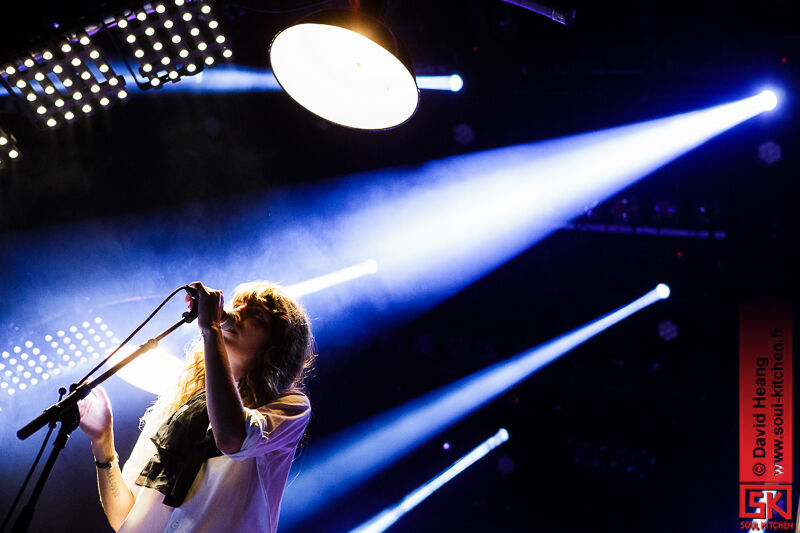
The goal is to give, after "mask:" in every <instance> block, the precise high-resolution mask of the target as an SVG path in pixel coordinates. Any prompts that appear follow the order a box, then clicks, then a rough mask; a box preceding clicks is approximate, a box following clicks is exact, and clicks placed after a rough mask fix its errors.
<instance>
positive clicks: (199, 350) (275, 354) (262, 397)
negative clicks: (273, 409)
mask: <svg viewBox="0 0 800 533" xmlns="http://www.w3.org/2000/svg"><path fill="white" fill-rule="evenodd" d="M232 304H233V306H234V307H238V306H241V305H246V306H247V307H248V309H250V308H252V307H254V306H257V307H260V308H261V309H263V310H265V311H266V312H268V313H269V314H270V317H271V320H269V324H270V332H269V333H270V334H269V339H270V342H269V344H268V345H267V346H266V347H265V348H264V352H263V353H262V354H261V355H260V357H257V358H256V359H255V364H253V366H252V367H251V368H250V369H249V370H248V372H247V374H245V375H244V376H243V377H242V378H241V380H240V381H239V394H240V395H241V397H242V403H243V404H244V406H245V407H250V408H256V407H260V406H262V405H265V404H268V403H269V402H271V401H272V400H274V399H275V398H277V397H278V395H280V394H281V393H282V392H284V391H286V390H289V389H299V390H303V391H305V389H306V380H307V378H308V376H309V374H310V372H311V370H312V369H313V366H314V360H315V358H316V354H315V353H314V337H313V335H312V333H311V322H310V320H309V318H308V314H307V313H306V311H305V309H304V308H303V306H302V305H301V304H300V303H299V302H297V301H296V300H295V299H294V298H292V297H291V296H289V295H288V294H287V293H286V292H284V291H283V290H282V289H281V288H280V287H279V286H277V285H275V284H272V283H269V282H267V281H251V282H248V283H242V284H241V285H239V286H238V287H236V290H235V293H234V295H233V302H232ZM203 357H204V356H203V341H202V338H200V337H198V338H197V339H195V341H194V342H193V344H192V347H191V348H190V349H189V351H188V353H187V356H186V366H185V367H184V368H183V370H182V371H181V373H180V376H179V378H178V381H177V386H176V388H175V389H174V390H172V391H169V392H167V393H164V394H162V395H161V396H160V397H159V398H158V400H156V402H155V404H154V405H153V406H151V407H150V408H149V409H148V410H147V411H146V412H145V414H144V416H142V419H141V425H142V426H144V424H145V423H146V422H148V421H150V420H152V419H162V420H163V419H164V418H166V417H167V416H169V415H171V414H172V413H174V412H175V411H176V410H177V409H178V407H180V406H181V405H183V404H184V403H185V402H186V401H187V400H189V399H190V398H192V397H193V396H195V395H197V394H198V393H200V392H201V391H203V390H204V389H205V386H206V370H205V361H204V358H203Z"/></svg>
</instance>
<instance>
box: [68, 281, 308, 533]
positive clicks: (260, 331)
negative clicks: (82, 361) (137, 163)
mask: <svg viewBox="0 0 800 533" xmlns="http://www.w3.org/2000/svg"><path fill="white" fill-rule="evenodd" d="M191 286H192V287H193V288H194V289H196V290H197V297H196V301H195V300H194V299H190V297H189V296H188V295H187V301H188V302H189V308H192V307H193V306H194V305H196V306H197V311H198V316H197V323H198V325H199V327H200V332H201V334H202V339H198V341H197V343H196V347H195V349H194V350H193V351H192V352H191V353H190V354H189V355H188V357H187V364H186V367H185V368H184V370H183V372H182V374H181V376H180V378H179V379H178V382H177V388H176V390H175V391H174V392H173V393H170V394H162V395H161V396H160V397H159V398H158V400H156V402H155V404H154V405H153V406H151V407H150V408H149V409H148V410H147V411H146V412H145V414H144V416H143V417H142V420H141V424H140V425H141V426H143V429H142V433H141V435H140V436H139V439H138V441H137V442H136V445H135V446H134V448H133V451H132V452H131V455H130V457H129V458H128V460H127V461H126V462H125V465H124V467H123V468H122V469H120V466H119V458H118V456H117V453H116V451H115V448H114V431H113V423H112V411H111V404H110V402H109V400H108V397H107V396H106V393H105V391H104V390H103V389H102V388H101V387H97V388H96V389H95V390H94V391H93V393H92V394H90V395H89V396H88V397H87V398H85V399H84V400H82V401H81V402H79V408H80V414H81V423H80V427H81V429H82V430H83V431H84V432H85V433H86V434H87V435H88V436H89V438H90V440H91V446H92V452H93V454H94V457H95V463H96V465H97V485H98V490H99V492H100V502H101V503H102V506H103V510H104V511H105V514H106V516H107V517H108V522H109V524H111V527H112V528H114V530H115V531H119V532H120V533H142V532H148V533H149V532H153V533H155V532H158V533H163V532H165V531H175V532H192V533H200V532H208V533H216V532H220V531H230V532H250V531H259V532H260V531H264V532H271V533H274V532H275V531H276V529H277V527H278V515H279V512H280V504H281V498H282V496H283V489H284V486H285V484H286V479H287V476H288V473H289V467H290V466H291V464H292V460H293V459H294V454H295V450H296V448H297V445H298V443H299V442H300V439H301V438H302V436H303V434H304V432H305V428H306V425H307V424H308V420H309V416H310V409H311V408H310V404H309V401H308V398H307V397H306V395H305V394H304V392H303V390H304V388H305V378H306V376H307V374H308V372H309V370H310V368H311V366H312V364H313V361H314V358H315V355H314V353H313V337H312V334H311V329H310V322H309V319H308V316H307V314H306V312H305V311H304V310H303V308H302V307H301V305H300V304H299V303H298V302H296V301H295V300H293V299H292V298H291V297H289V296H288V295H287V294H285V293H284V292H282V291H281V290H280V289H279V288H278V287H276V286H274V285H271V284H269V283H267V282H251V283H245V284H242V285H240V286H239V287H237V288H236V293H235V294H234V297H233V306H234V311H233V313H232V314H233V315H234V317H235V318H236V322H235V324H234V325H233V326H232V327H231V328H230V329H226V330H223V329H222V328H221V327H220V319H221V318H222V317H223V315H224V314H225V312H224V311H223V299H222V293H221V292H220V291H215V290H212V289H209V288H207V287H205V286H203V284H202V283H200V282H195V283H192V284H191ZM226 327H227V325H226Z"/></svg>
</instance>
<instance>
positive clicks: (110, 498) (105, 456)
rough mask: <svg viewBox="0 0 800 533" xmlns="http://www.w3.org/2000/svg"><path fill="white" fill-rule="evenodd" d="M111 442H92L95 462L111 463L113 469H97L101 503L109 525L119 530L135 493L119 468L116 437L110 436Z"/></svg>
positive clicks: (129, 509) (131, 505) (131, 504)
mask: <svg viewBox="0 0 800 533" xmlns="http://www.w3.org/2000/svg"><path fill="white" fill-rule="evenodd" d="M109 438H110V442H109V441H104V442H98V443H95V442H94V441H92V453H93V454H94V457H95V461H98V462H101V463H111V468H100V467H97V490H98V491H99V492H100V503H101V504H102V506H103V511H104V512H105V513H106V518H108V523H109V524H111V527H112V528H114V531H117V530H119V528H120V527H121V526H122V523H123V522H124V521H125V518H127V516H128V513H129V512H130V511H131V508H132V507H133V503H134V498H133V493H132V492H131V491H130V489H129V488H128V485H126V484H125V481H124V480H123V479H122V471H121V470H120V468H119V459H118V458H117V455H116V452H115V451H114V435H113V433H112V434H111V435H110V437H109Z"/></svg>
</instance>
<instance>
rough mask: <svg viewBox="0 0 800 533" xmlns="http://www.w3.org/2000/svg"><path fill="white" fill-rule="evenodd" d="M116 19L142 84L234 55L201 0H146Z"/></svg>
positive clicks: (175, 79) (162, 81)
mask: <svg viewBox="0 0 800 533" xmlns="http://www.w3.org/2000/svg"><path fill="white" fill-rule="evenodd" d="M114 24H115V25H116V27H117V28H118V29H119V33H120V36H121V38H122V41H123V42H124V43H125V45H126V46H127V47H128V49H129V51H130V55H132V56H133V57H134V58H136V61H137V63H138V65H139V67H138V71H139V75H140V76H141V77H142V78H143V79H144V81H143V82H140V81H139V80H137V84H138V85H139V87H140V88H141V89H148V88H159V87H163V86H164V84H165V83H170V82H172V83H175V82H178V81H180V79H181V78H182V77H183V76H193V75H194V74H198V73H199V72H201V71H202V70H203V69H205V68H212V67H215V66H217V65H219V64H220V63H225V62H227V61H228V60H229V59H230V58H231V56H232V55H233V53H232V52H231V51H230V49H229V48H228V47H227V46H226V45H225V43H226V39H225V36H224V35H223V34H222V33H221V32H220V29H219V22H217V20H216V19H215V18H214V16H213V13H212V10H211V5H210V3H209V2H207V1H205V0H200V1H196V0H195V1H185V0H173V1H171V2H159V3H154V4H149V3H148V4H146V5H145V6H144V7H142V8H140V9H136V10H134V11H126V12H125V13H124V14H123V15H122V16H120V17H119V18H118V19H117V20H116V22H115V23H114Z"/></svg>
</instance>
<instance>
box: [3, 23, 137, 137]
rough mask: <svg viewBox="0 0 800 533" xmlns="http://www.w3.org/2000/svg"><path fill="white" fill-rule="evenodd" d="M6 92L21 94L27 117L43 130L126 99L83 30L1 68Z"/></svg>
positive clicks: (122, 81)
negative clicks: (32, 119) (24, 102)
mask: <svg viewBox="0 0 800 533" xmlns="http://www.w3.org/2000/svg"><path fill="white" fill-rule="evenodd" d="M0 76H2V78H3V81H4V84H5V85H6V88H7V89H8V91H9V94H14V95H17V96H21V97H22V98H24V99H25V101H26V102H27V104H28V109H30V110H31V111H32V113H33V116H34V117H35V118H36V119H37V120H38V121H39V122H40V123H41V124H43V125H45V126H47V127H48V128H55V127H57V126H58V125H59V124H62V123H64V122H69V121H71V120H73V119H74V118H75V117H76V116H79V115H89V114H92V113H93V112H94V111H95V110H96V109H98V108H105V107H108V106H109V105H111V103H112V101H114V100H121V99H124V98H126V97H127V96H128V93H127V92H126V91H125V89H124V86H125V79H124V78H123V77H122V76H119V75H117V74H116V73H115V72H114V69H112V68H111V66H110V63H109V62H108V61H107V60H106V59H105V58H104V57H103V55H102V54H101V53H100V51H99V49H97V48H96V47H94V46H93V45H92V41H91V38H90V37H89V33H88V32H83V33H80V34H71V35H67V36H65V37H64V39H63V40H62V41H60V42H58V43H57V44H56V45H55V46H53V47H52V48H45V49H43V50H39V51H38V52H35V53H31V54H30V55H28V56H25V57H20V58H18V59H17V60H15V61H13V62H11V63H8V64H6V65H5V66H4V67H3V70H2V72H0Z"/></svg>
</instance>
